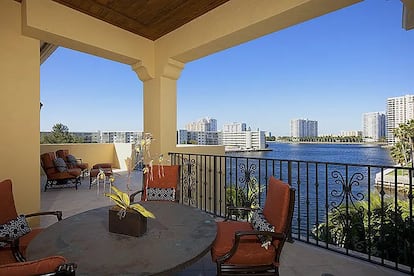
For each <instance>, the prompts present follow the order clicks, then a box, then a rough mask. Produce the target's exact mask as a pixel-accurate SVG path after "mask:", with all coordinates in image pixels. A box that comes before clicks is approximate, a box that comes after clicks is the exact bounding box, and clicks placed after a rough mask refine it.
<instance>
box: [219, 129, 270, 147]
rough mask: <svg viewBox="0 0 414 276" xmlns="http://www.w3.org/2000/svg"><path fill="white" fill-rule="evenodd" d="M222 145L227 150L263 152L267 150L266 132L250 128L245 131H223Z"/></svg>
mask: <svg viewBox="0 0 414 276" xmlns="http://www.w3.org/2000/svg"><path fill="white" fill-rule="evenodd" d="M222 145H224V146H225V147H226V150H263V149H265V148H266V137H265V132H264V131H260V130H256V131H252V130H250V128H248V129H247V130H244V131H223V132H222Z"/></svg>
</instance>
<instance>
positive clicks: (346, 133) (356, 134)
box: [340, 130, 362, 137]
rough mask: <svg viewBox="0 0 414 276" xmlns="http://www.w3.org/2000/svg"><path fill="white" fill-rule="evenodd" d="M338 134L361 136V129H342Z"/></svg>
mask: <svg viewBox="0 0 414 276" xmlns="http://www.w3.org/2000/svg"><path fill="white" fill-rule="evenodd" d="M340 136H343V137H352V136H355V137H362V131H361V130H343V131H341V133H340Z"/></svg>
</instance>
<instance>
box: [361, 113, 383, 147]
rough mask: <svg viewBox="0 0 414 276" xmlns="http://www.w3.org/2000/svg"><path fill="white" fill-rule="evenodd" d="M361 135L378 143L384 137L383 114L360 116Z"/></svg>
mask: <svg viewBox="0 0 414 276" xmlns="http://www.w3.org/2000/svg"><path fill="white" fill-rule="evenodd" d="M362 121H363V122H362V123H363V129H362V135H363V137H364V138H368V139H372V141H375V142H377V141H379V140H380V139H381V138H384V137H385V114H384V113H383V112H368V113H364V114H362Z"/></svg>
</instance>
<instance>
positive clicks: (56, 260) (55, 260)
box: [0, 256, 67, 276]
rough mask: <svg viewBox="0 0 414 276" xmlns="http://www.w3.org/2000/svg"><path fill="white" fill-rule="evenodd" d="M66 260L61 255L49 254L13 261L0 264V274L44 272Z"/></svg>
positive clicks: (24, 274)
mask: <svg viewBox="0 0 414 276" xmlns="http://www.w3.org/2000/svg"><path fill="white" fill-rule="evenodd" d="M66 262H67V261H66V259H65V258H64V257H62V256H50V257H47V258H43V259H39V260H35V261H27V262H22V263H19V262H13V263H10V264H5V265H0V275H7V276H26V275H40V274H46V273H50V272H54V271H55V270H56V268H57V267H58V266H59V265H61V264H63V263H66Z"/></svg>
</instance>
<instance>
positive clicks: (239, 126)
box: [223, 123, 246, 132]
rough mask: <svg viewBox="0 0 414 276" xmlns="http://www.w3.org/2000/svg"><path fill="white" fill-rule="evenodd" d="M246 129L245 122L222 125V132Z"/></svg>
mask: <svg viewBox="0 0 414 276" xmlns="http://www.w3.org/2000/svg"><path fill="white" fill-rule="evenodd" d="M242 131H246V123H231V124H224V125H223V132H242Z"/></svg>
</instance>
